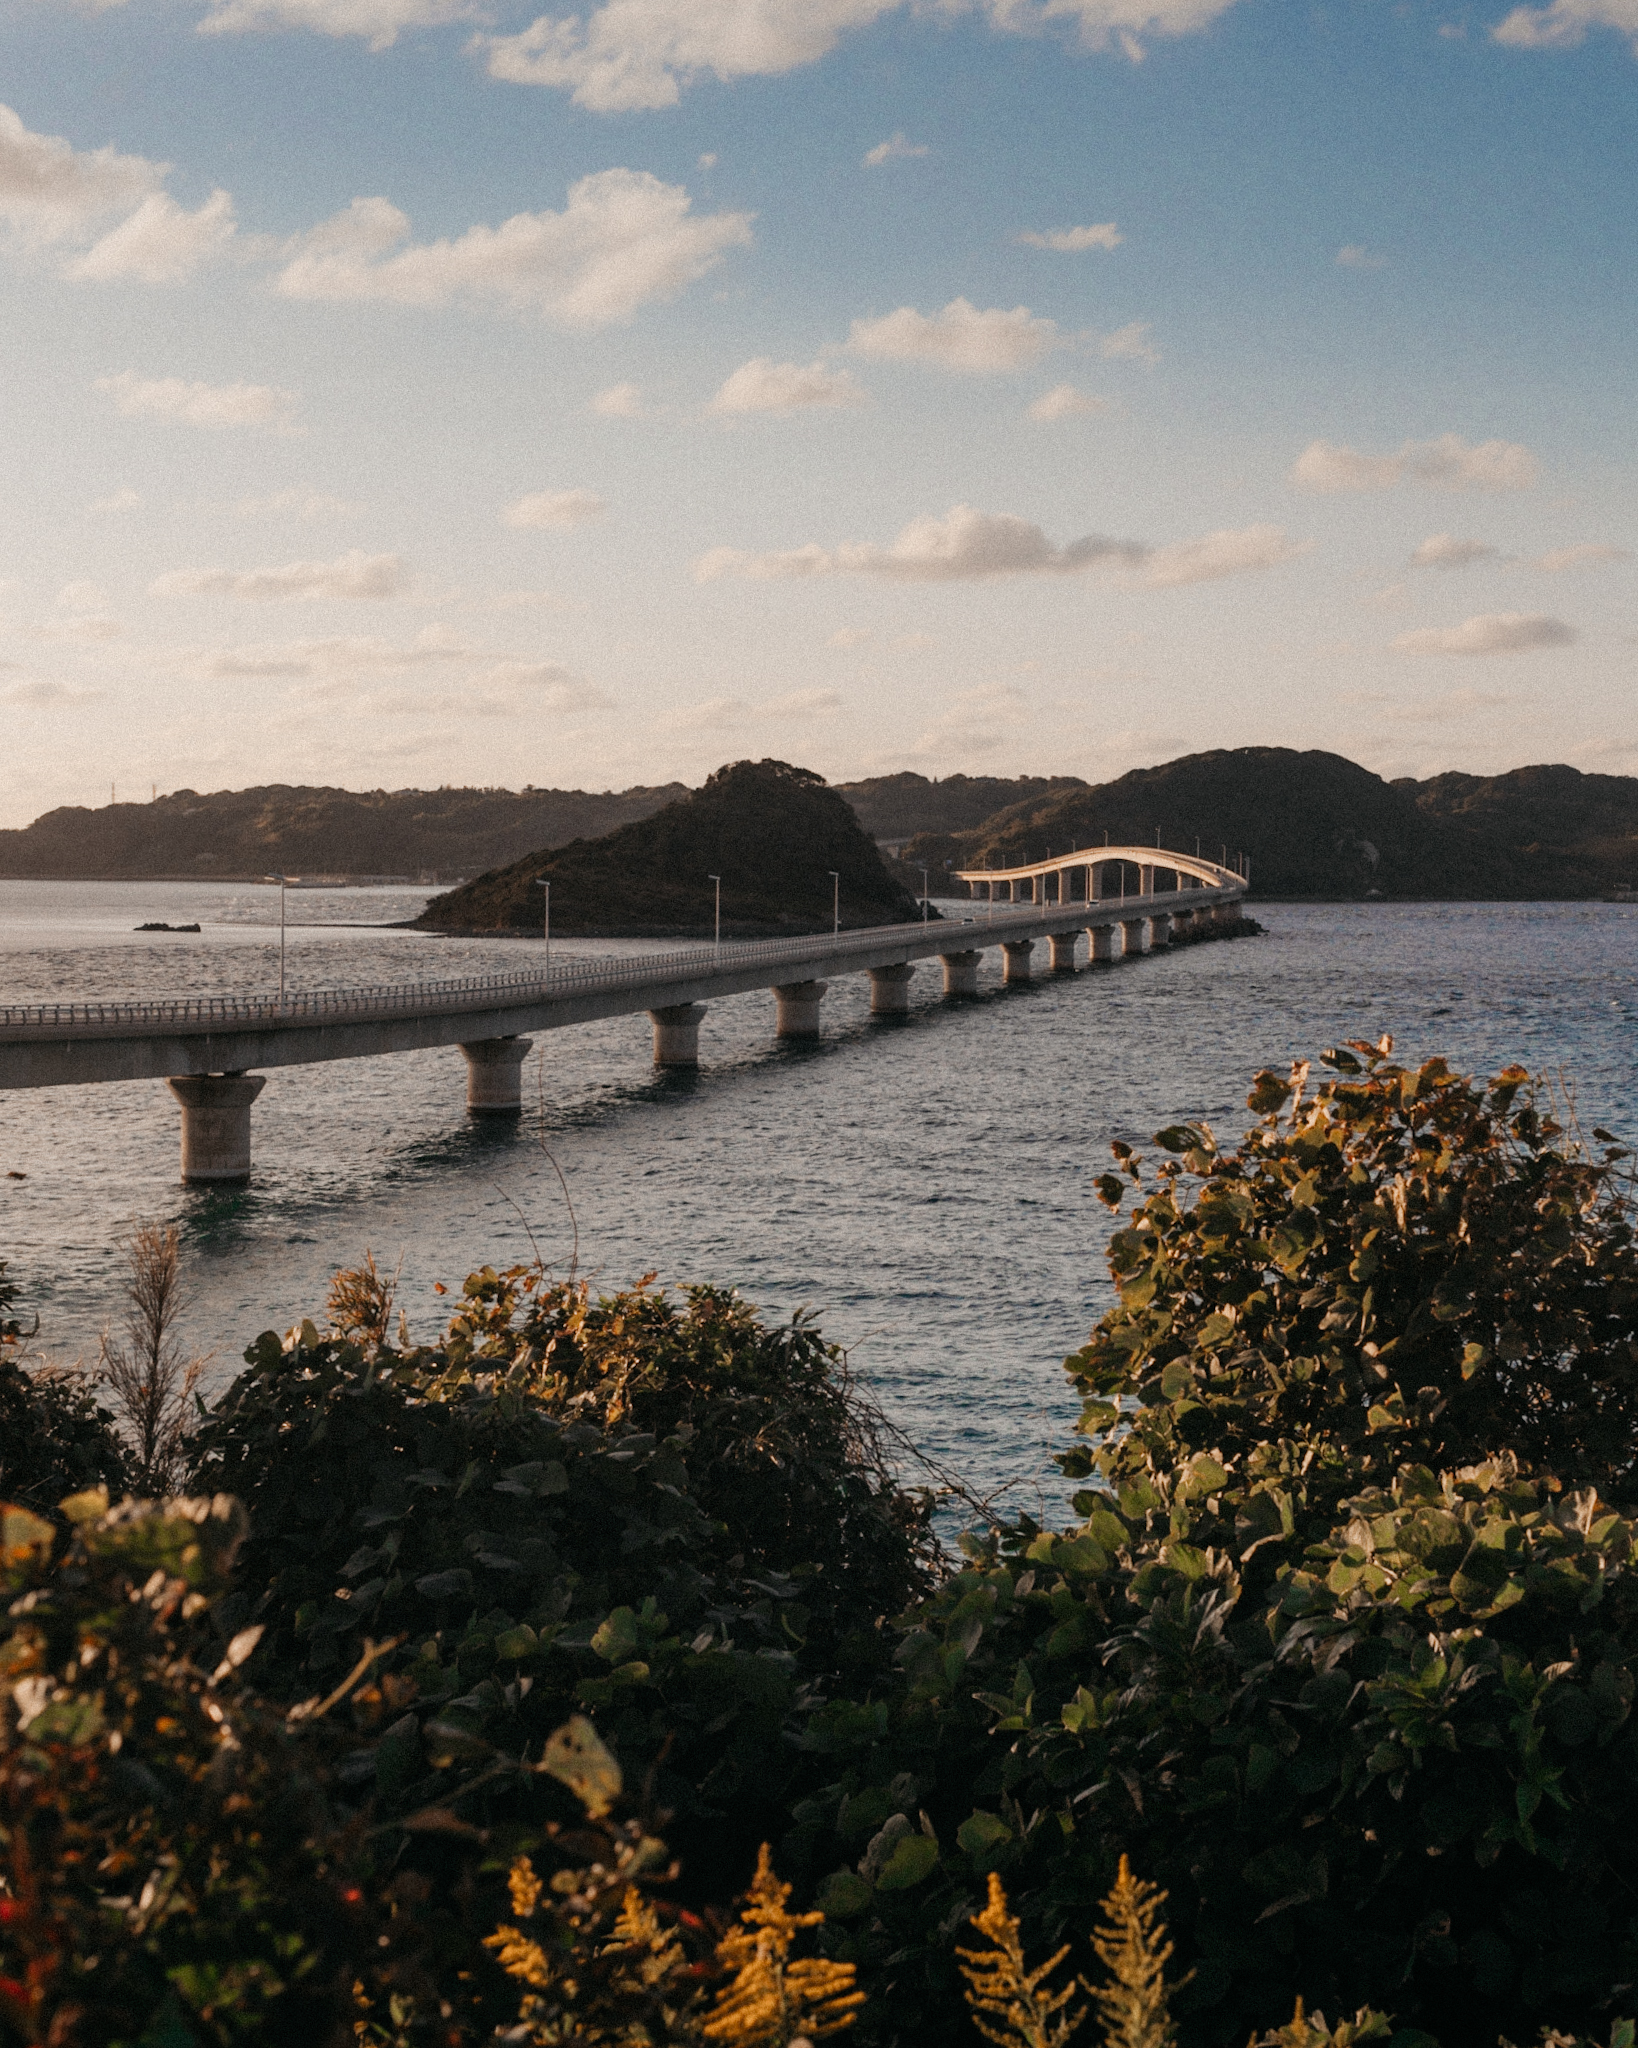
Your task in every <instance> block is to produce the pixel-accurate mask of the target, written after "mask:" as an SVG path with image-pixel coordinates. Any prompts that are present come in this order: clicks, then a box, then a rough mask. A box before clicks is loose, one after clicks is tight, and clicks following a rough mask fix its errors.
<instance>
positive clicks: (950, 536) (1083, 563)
mask: <svg viewBox="0 0 1638 2048" xmlns="http://www.w3.org/2000/svg"><path fill="white" fill-rule="evenodd" d="M1310 545H1311V543H1309V542H1304V541H1293V540H1291V538H1290V537H1289V536H1288V535H1287V533H1286V532H1285V529H1284V528H1283V527H1279V526H1249V527H1244V528H1240V529H1237V530H1228V529H1225V530H1223V531H1220V532H1216V533H1208V534H1203V535H1202V536H1200V538H1198V539H1196V540H1183V541H1172V542H1169V543H1167V544H1166V545H1164V546H1159V547H1155V546H1151V545H1149V544H1148V543H1146V542H1143V541H1133V540H1112V539H1110V538H1108V537H1107V536H1105V535H1102V534H1087V535H1085V536H1084V537H1083V538H1081V539H1080V540H1073V541H1069V542H1067V543H1065V544H1064V545H1063V546H1061V547H1060V546H1056V545H1054V543H1053V542H1052V541H1050V540H1049V539H1048V538H1047V536H1046V534H1045V533H1044V532H1043V531H1042V530H1041V528H1040V527H1039V526H1036V525H1035V524H1033V522H1032V521H1030V520H1027V519H1020V518H1018V517H1016V516H1015V515H1014V514H1012V513H1010V512H981V511H979V510H978V508H977V507H976V506H973V505H955V506H952V507H951V509H950V510H949V511H948V512H947V513H945V515H944V516H943V518H936V517H932V516H927V517H924V518H921V519H912V520H911V521H910V523H909V525H908V526H906V527H905V528H904V529H903V531H902V532H901V533H900V534H899V536H898V538H897V539H896V540H895V541H894V542H893V543H892V545H891V546H889V547H881V546H879V545H877V544H876V543H875V542H873V541H843V542H842V543H841V545H840V546H838V547H835V548H823V547H820V546H819V545H818V544H817V542H810V543H809V545H808V546H806V547H801V548H791V549H788V550H786V551H784V552H782V553H776V554H766V555H752V554H746V553H743V552H741V551H740V550H739V549H736V548H713V549H712V550H711V551H710V552H709V553H707V554H705V555H702V556H701V557H700V559H699V561H698V562H696V563H695V565H694V575H695V579H696V580H697V581H698V582H701V583H712V582H717V581H719V580H721V579H723V578H725V577H737V578H743V579H747V580H750V581H753V582H783V581H788V580H791V579H794V578H801V577H813V576H881V577H887V578H891V579H894V580H896V581H899V582H907V583H955V582H973V581H979V580H983V579H986V578H990V577H997V576H1071V575H1078V574H1082V573H1084V572H1086V571H1089V570H1112V571H1115V572H1117V573H1118V574H1119V576H1120V578H1121V580H1122V581H1124V582H1128V583H1132V584H1136V585H1140V586H1142V587H1144V588H1147V589H1151V590H1166V589H1174V588H1177V587H1179V586H1180V585H1183V584H1187V583H1209V582H1214V581H1216V580H1217V579H1218V578H1219V577H1223V576H1234V575H1238V574H1240V573H1241V572H1243V571H1245V570H1249V569H1271V568H1274V567H1275V566H1276V565H1277V564H1279V563H1281V562H1287V561H1291V560H1292V559H1294V558H1295V557H1296V556H1298V555H1301V554H1306V553H1307V552H1308V549H1309V547H1310Z"/></svg>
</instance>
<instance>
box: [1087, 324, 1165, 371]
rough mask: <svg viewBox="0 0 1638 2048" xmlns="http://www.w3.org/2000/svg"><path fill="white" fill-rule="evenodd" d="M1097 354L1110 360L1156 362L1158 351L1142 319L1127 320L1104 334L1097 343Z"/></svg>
mask: <svg viewBox="0 0 1638 2048" xmlns="http://www.w3.org/2000/svg"><path fill="white" fill-rule="evenodd" d="M1098 354H1099V355H1100V356H1104V357H1106V358H1107V359H1108V360H1109V361H1111V362H1117V361H1121V360H1125V361H1129V362H1134V363H1151V364H1153V363H1158V362H1159V361H1160V351H1159V349H1157V348H1156V347H1155V345H1154V343H1153V342H1152V341H1151V340H1150V339H1149V329H1148V326H1147V324H1146V323H1145V322H1144V321H1142V320H1133V321H1130V322H1128V324H1127V325H1126V326H1125V327H1117V328H1116V329H1115V331H1114V333H1113V334H1106V335H1104V337H1103V339H1102V340H1101V341H1100V342H1099V343H1098Z"/></svg>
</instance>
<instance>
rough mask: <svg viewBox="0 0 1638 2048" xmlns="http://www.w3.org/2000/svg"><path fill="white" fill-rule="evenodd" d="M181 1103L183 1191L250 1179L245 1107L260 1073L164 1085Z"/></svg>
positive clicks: (188, 1077)
mask: <svg viewBox="0 0 1638 2048" xmlns="http://www.w3.org/2000/svg"><path fill="white" fill-rule="evenodd" d="M165 1085H166V1087H167V1088H169V1089H170V1091H171V1093H172V1094H173V1095H174V1096H175V1097H176V1099H177V1101H178V1102H179V1103H181V1105H182V1179H183V1182H184V1184H185V1185H186V1186H188V1187H201V1186H206V1187H208V1186H211V1185H216V1186H222V1185H225V1184H231V1183H233V1182H239V1181H247V1180H249V1178H250V1105H251V1104H252V1103H253V1102H254V1101H255V1100H256V1097H257V1096H258V1095H260V1094H261V1092H262V1090H263V1089H264V1088H265V1087H266V1086H267V1077H266V1075H265V1074H179V1075H176V1076H175V1077H173V1078H172V1079H171V1080H169V1081H167V1082H166V1083H165Z"/></svg>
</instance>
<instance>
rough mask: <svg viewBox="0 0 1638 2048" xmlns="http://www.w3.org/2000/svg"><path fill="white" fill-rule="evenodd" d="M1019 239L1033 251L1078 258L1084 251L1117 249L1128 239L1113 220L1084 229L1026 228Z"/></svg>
mask: <svg viewBox="0 0 1638 2048" xmlns="http://www.w3.org/2000/svg"><path fill="white" fill-rule="evenodd" d="M1018 239H1019V241H1020V242H1025V243H1027V244H1028V245H1029V247H1030V248H1032V249H1055V250H1056V251H1057V252H1058V254H1059V255H1060V256H1077V255H1079V254H1080V252H1081V251H1082V250H1083V249H1115V248H1118V247H1119V246H1120V244H1121V243H1122V242H1123V241H1124V240H1125V239H1126V237H1125V236H1124V235H1123V234H1122V233H1121V231H1120V229H1119V228H1118V227H1116V225H1115V223H1114V222H1113V221H1112V220H1106V221H1100V222H1098V223H1097V225H1096V226H1093V227H1084V228H1045V229H1036V228H1024V229H1022V230H1021V231H1020V233H1019V236H1018Z"/></svg>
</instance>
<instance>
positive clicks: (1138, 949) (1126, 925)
mask: <svg viewBox="0 0 1638 2048" xmlns="http://www.w3.org/2000/svg"><path fill="white" fill-rule="evenodd" d="M1120 928H1121V930H1122V931H1123V932H1125V934H1126V946H1125V957H1126V958H1127V959H1128V960H1130V959H1131V958H1132V957H1133V956H1134V955H1135V954H1138V953H1147V952H1148V950H1149V920H1148V919H1147V918H1146V917H1124V918H1122V919H1121V927H1120Z"/></svg>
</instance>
